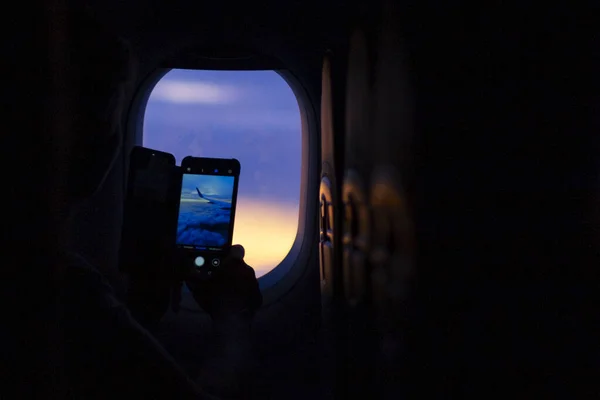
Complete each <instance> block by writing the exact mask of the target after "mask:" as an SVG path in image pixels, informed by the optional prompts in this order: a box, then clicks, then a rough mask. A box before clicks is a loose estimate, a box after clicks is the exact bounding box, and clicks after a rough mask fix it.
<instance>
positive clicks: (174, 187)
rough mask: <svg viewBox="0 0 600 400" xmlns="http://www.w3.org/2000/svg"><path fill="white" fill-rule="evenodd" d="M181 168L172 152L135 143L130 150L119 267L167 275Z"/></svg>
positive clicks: (129, 270)
mask: <svg viewBox="0 0 600 400" xmlns="http://www.w3.org/2000/svg"><path fill="white" fill-rule="evenodd" d="M179 176H180V175H179V171H178V168H177V167H176V166H175V157H174V156H173V155H172V154H169V153H165V152H162V151H157V150H153V149H148V148H145V147H141V146H136V147H134V148H133V150H132V151H131V155H130V162H129V174H128V180H127V193H126V198H125V209H124V214H123V229H122V237H121V250H120V254H119V258H120V259H119V267H120V270H121V271H122V272H126V273H130V274H135V275H138V276H139V275H140V274H142V275H144V276H145V277H148V278H152V277H155V278H159V279H161V278H164V277H165V276H166V275H167V274H171V273H172V271H170V269H171V268H172V265H173V263H172V262H171V261H170V260H169V258H170V257H171V256H172V255H173V245H172V243H173V240H174V234H173V229H174V221H175V219H176V215H177V200H178V196H177V192H178V184H179V182H180V179H179Z"/></svg>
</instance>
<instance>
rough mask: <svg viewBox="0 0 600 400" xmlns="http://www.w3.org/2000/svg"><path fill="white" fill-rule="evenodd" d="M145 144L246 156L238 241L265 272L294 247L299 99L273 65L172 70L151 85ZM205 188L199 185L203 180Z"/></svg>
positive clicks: (178, 153) (179, 154)
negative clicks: (266, 67) (265, 67)
mask: <svg viewBox="0 0 600 400" xmlns="http://www.w3.org/2000/svg"><path fill="white" fill-rule="evenodd" d="M143 145H144V146H145V147H149V148H152V149H155V150H161V151H167V152H169V153H172V154H173V155H174V156H175V159H176V160H177V164H178V165H180V164H181V160H182V159H183V158H184V157H186V156H188V155H191V156H196V157H217V158H236V159H238V160H239V161H240V164H241V167H242V168H241V173H240V180H239V190H238V203H237V210H236V219H235V224H234V235H233V242H234V243H238V244H242V245H243V246H244V247H245V249H246V258H245V260H246V262H247V263H248V264H249V265H250V266H252V267H253V268H254V269H255V270H256V273H257V276H262V275H264V274H265V273H267V272H268V271H270V270H271V269H272V268H274V267H275V266H277V264H279V262H280V261H281V260H282V259H283V258H284V257H285V256H286V255H287V253H288V252H289V250H290V248H291V246H292V244H293V242H294V240H295V237H296V231H297V226H298V207H299V199H300V173H301V170H300V167H301V153H302V147H301V146H302V137H301V121H300V111H299V107H298V102H297V100H296V97H295V95H294V94H293V92H292V90H291V88H290V87H289V86H288V84H287V83H286V82H285V81H284V80H283V78H281V76H279V75H278V74H277V73H276V72H274V71H196V70H171V71H170V72H169V73H167V74H166V75H165V76H164V77H163V78H162V79H161V80H160V82H158V84H157V85H156V86H155V88H154V90H153V91H152V93H151V95H150V98H149V100H148V104H147V107H146V111H145V115H144V139H143ZM200 190H201V191H202V188H200Z"/></svg>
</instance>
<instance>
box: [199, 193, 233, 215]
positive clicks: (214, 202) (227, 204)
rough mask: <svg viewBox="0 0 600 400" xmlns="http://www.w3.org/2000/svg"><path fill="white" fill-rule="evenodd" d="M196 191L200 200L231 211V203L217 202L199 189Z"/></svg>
mask: <svg viewBox="0 0 600 400" xmlns="http://www.w3.org/2000/svg"><path fill="white" fill-rule="evenodd" d="M196 191H197V192H198V196H200V198H202V199H204V200H206V201H208V202H209V203H211V204H214V205H216V206H219V207H221V208H222V209H224V210H230V209H231V203H228V202H226V201H221V200H216V199H211V198H209V197H206V196H205V195H203V194H202V192H201V191H200V189H198V188H196Z"/></svg>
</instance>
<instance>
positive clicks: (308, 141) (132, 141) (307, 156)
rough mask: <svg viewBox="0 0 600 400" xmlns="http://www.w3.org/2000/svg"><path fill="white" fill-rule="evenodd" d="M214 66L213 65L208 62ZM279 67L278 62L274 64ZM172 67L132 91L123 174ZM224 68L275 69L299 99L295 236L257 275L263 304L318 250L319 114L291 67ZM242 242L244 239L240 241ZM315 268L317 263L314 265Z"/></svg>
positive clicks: (288, 286) (278, 295)
mask: <svg viewBox="0 0 600 400" xmlns="http://www.w3.org/2000/svg"><path fill="white" fill-rule="evenodd" d="M211 67H214V65H211ZM277 67H278V68H279V67H280V65H277ZM172 69H180V68H177V67H169V68H164V67H160V68H156V69H154V70H153V71H152V72H150V73H149V74H148V75H147V77H146V78H145V79H143V80H142V81H141V83H140V84H139V86H138V89H137V91H136V94H135V95H134V98H133V102H132V104H131V108H130V110H129V113H128V122H127V132H126V135H125V138H126V139H125V143H124V148H125V149H128V151H126V152H124V154H123V157H124V159H125V162H124V165H125V171H124V173H125V175H124V179H125V180H126V177H127V172H128V171H127V169H128V166H129V162H128V155H129V149H131V148H132V147H133V146H134V145H142V143H143V135H144V119H145V114H146V106H147V104H148V100H149V99H150V95H151V94H152V91H153V90H154V87H155V86H156V85H157V84H158V82H159V81H160V80H161V79H162V78H163V77H164V76H165V75H166V74H167V73H168V72H169V71H171V70H172ZM185 69H194V70H216V68H200V67H196V68H185ZM223 70H231V71H233V70H235V71H240V72H242V71H252V70H263V71H273V72H275V73H277V74H278V75H279V76H280V77H281V78H282V79H283V80H284V81H286V83H287V84H288V85H289V86H290V88H291V89H292V92H293V93H294V95H295V96H296V100H297V101H298V109H299V112H300V121H301V135H302V137H301V143H302V148H301V164H300V199H299V207H298V227H297V230H296V237H295V238H294V242H293V244H292V246H291V248H290V251H289V252H288V254H287V255H286V256H285V257H284V258H283V260H281V262H280V263H279V264H278V265H277V266H275V267H274V268H273V269H272V270H271V271H269V272H267V273H266V274H265V275H263V276H261V277H260V278H258V283H259V287H260V289H261V292H262V294H263V307H265V306H268V305H269V304H272V303H274V302H276V301H279V300H281V299H282V298H283V297H284V296H285V295H286V294H287V293H289V292H290V291H291V290H292V289H293V288H294V286H295V285H296V283H297V282H299V281H300V280H301V278H302V277H303V276H304V275H305V274H306V273H307V271H308V269H309V268H310V267H311V261H313V260H314V259H315V257H316V256H315V252H318V247H317V243H318V230H317V222H318V217H317V211H318V205H317V200H318V179H317V178H318V172H319V164H320V140H319V126H320V121H319V114H318V113H317V112H316V111H317V109H318V107H317V108H316V107H315V104H314V103H315V102H314V101H311V99H310V95H309V92H308V90H307V89H306V88H305V86H304V85H303V83H302V80H301V79H299V77H298V76H297V75H296V74H294V73H293V72H292V71H291V70H290V69H269V68H246V69H244V68H235V69H230V68H223ZM242 244H243V243H242ZM313 267H314V268H317V266H313Z"/></svg>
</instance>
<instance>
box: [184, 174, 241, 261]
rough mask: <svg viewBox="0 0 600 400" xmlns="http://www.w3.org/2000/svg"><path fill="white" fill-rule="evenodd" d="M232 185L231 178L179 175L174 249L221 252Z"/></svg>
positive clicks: (226, 234) (227, 230)
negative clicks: (179, 183)
mask: <svg viewBox="0 0 600 400" xmlns="http://www.w3.org/2000/svg"><path fill="white" fill-rule="evenodd" d="M233 186H234V177H233V176H220V175H196V174H183V179H182V184H181V199H180V200H181V201H180V205H179V216H178V220H177V240H176V243H177V245H178V246H183V247H186V248H194V249H196V250H216V251H218V250H222V248H223V246H225V245H226V244H227V242H228V236H229V227H230V222H231V205H232V204H231V203H232V198H233Z"/></svg>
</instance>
